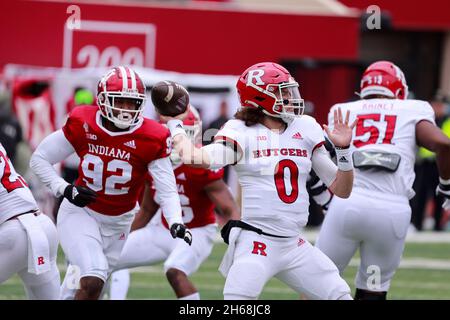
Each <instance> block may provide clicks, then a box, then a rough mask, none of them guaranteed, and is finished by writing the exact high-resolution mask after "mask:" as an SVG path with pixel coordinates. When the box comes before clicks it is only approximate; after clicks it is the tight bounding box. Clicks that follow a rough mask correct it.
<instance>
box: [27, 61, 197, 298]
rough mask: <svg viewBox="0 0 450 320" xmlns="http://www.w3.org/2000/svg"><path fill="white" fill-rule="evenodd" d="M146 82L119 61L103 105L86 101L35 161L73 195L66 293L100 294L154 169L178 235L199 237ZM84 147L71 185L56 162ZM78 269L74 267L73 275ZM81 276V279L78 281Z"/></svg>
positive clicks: (62, 222) (63, 223)
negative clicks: (149, 104) (189, 222)
mask: <svg viewBox="0 0 450 320" xmlns="http://www.w3.org/2000/svg"><path fill="white" fill-rule="evenodd" d="M145 97H146V96H145V85H144V83H143V81H142V80H141V78H140V77H139V76H138V75H137V74H136V72H134V70H133V69H131V68H128V67H123V66H119V67H115V68H113V69H111V70H110V71H108V73H107V74H106V75H105V76H104V77H103V78H102V79H101V80H100V81H99V83H98V87H97V104H98V107H96V106H79V107H77V108H75V109H74V110H73V111H72V112H71V113H70V115H69V117H68V119H67V122H66V124H65V125H64V127H63V128H62V130H58V131H56V132H54V133H52V134H51V135H49V136H48V137H46V138H45V139H44V140H43V141H42V142H41V144H40V145H39V146H38V148H37V149H36V151H35V152H34V153H33V155H32V157H31V161H30V165H31V168H32V169H33V171H34V172H35V174H36V175H37V176H38V177H39V178H40V180H41V181H42V182H43V183H44V184H45V185H46V186H47V187H48V188H50V189H51V190H52V192H53V194H54V195H55V196H61V195H63V196H64V197H65V199H64V201H63V202H62V204H61V207H60V210H59V213H58V222H57V229H58V233H59V238H60V242H61V246H62V248H63V250H64V253H65V255H66V258H67V259H68V261H69V263H70V265H71V268H70V271H71V272H67V274H66V278H65V281H64V283H63V288H62V293H61V295H62V296H61V297H62V298H63V299H71V298H75V299H97V298H98V297H99V296H100V293H101V290H102V288H103V285H104V283H105V281H106V279H107V278H108V276H109V274H110V272H111V271H112V269H113V268H114V266H115V265H116V263H117V260H118V259H119V256H120V252H121V251H122V248H123V245H124V243H125V240H126V238H127V236H128V233H129V229H130V226H131V223H132V221H133V217H134V214H135V212H137V210H138V208H137V207H136V203H137V199H138V196H139V192H140V189H141V186H142V185H143V183H144V178H145V176H146V174H147V173H150V175H151V176H152V177H153V181H154V184H155V188H156V189H157V190H158V191H159V192H160V193H161V202H160V204H161V207H162V208H163V212H164V216H165V218H166V219H167V221H168V223H169V226H170V231H171V234H172V236H173V237H180V238H182V239H184V240H185V241H186V242H188V243H190V242H191V241H192V237H191V234H190V232H189V230H187V229H186V227H185V226H184V224H183V222H182V218H181V206H180V199H179V197H178V193H177V189H176V183H175V177H174V175H173V170H172V165H171V163H170V159H169V155H170V152H171V144H172V142H171V138H170V134H169V131H168V130H167V128H165V127H164V126H162V125H161V124H159V123H158V122H156V121H153V120H150V119H144V118H143V117H142V111H143V107H144V102H145ZM73 152H76V153H77V155H78V156H79V157H80V165H79V168H78V171H79V177H78V179H77V181H76V182H75V184H73V185H72V184H68V183H67V182H66V181H64V179H62V178H61V177H59V176H58V174H57V173H56V171H55V170H54V169H53V166H52V165H53V164H55V163H58V162H60V161H62V160H64V159H65V158H66V157H67V156H69V155H70V154H72V153H73ZM72 272H73V274H72ZM78 278H80V279H79V281H78Z"/></svg>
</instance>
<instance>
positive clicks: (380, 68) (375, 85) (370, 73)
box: [360, 61, 408, 100]
mask: <svg viewBox="0 0 450 320" xmlns="http://www.w3.org/2000/svg"><path fill="white" fill-rule="evenodd" d="M371 95H383V96H387V97H390V98H396V99H403V100H404V99H406V98H407V96H408V86H407V85H406V80H405V75H404V74H403V72H402V70H400V68H399V67H397V66H396V65H395V64H393V63H392V62H389V61H377V62H374V63H372V64H371V65H370V66H369V67H368V68H367V69H366V71H364V73H363V76H362V79H361V92H360V96H361V98H364V97H367V96H371Z"/></svg>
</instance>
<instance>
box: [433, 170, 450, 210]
mask: <svg viewBox="0 0 450 320" xmlns="http://www.w3.org/2000/svg"><path fill="white" fill-rule="evenodd" d="M436 194H437V195H441V196H443V197H444V199H445V200H444V203H443V204H442V208H444V209H445V210H450V180H444V179H442V178H439V184H438V186H437V188H436Z"/></svg>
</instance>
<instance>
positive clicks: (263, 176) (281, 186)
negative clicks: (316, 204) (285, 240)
mask: <svg viewBox="0 0 450 320" xmlns="http://www.w3.org/2000/svg"><path fill="white" fill-rule="evenodd" d="M214 140H215V141H216V142H217V141H228V143H233V144H235V147H236V148H237V149H239V150H241V153H242V155H243V156H242V157H241V159H240V160H238V162H237V164H236V166H235V169H236V172H237V175H238V177H239V183H240V185H241V188H242V220H244V221H246V222H248V223H250V224H252V225H254V226H256V227H259V228H261V229H263V230H264V231H266V232H269V233H274V234H278V235H285V236H294V235H298V232H299V229H300V228H301V227H303V226H305V225H306V222H307V220H308V207H309V197H308V193H307V191H306V181H307V179H308V176H309V172H310V171H311V167H312V163H311V156H312V154H313V152H314V150H315V149H316V148H318V147H319V146H321V145H322V144H323V143H324V136H323V132H322V128H321V127H320V125H319V124H318V123H317V122H316V121H315V120H314V119H313V118H312V117H309V116H306V115H304V116H301V117H300V118H296V119H295V120H294V121H293V122H292V123H291V124H290V125H289V126H288V127H287V128H286V130H285V131H284V132H282V133H278V132H274V131H272V130H269V129H268V128H267V127H265V126H264V125H262V124H256V125H253V126H250V127H247V126H246V125H245V123H244V122H243V121H241V120H229V121H228V122H227V123H226V124H225V125H224V127H223V128H222V129H221V130H219V132H218V133H217V135H216V136H215V138H214Z"/></svg>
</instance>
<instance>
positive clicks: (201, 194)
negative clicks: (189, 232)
mask: <svg viewBox="0 0 450 320" xmlns="http://www.w3.org/2000/svg"><path fill="white" fill-rule="evenodd" d="M174 175H175V179H176V182H177V190H178V195H179V196H180V203H181V209H182V211H183V223H184V224H185V225H186V226H187V227H188V228H198V227H203V226H206V225H208V224H211V223H215V222H216V216H215V214H214V208H215V206H214V204H213V202H212V201H211V199H210V198H209V197H208V194H207V192H206V191H205V187H206V186H207V185H208V184H210V183H212V182H214V181H216V180H219V179H222V178H223V169H220V170H208V169H203V168H193V167H190V166H187V165H180V166H178V167H176V168H175V169H174ZM149 182H150V183H151V178H150V179H149ZM151 195H152V196H153V198H154V199H155V201H156V202H157V203H158V202H159V200H158V196H157V194H156V196H155V189H154V187H152V188H151ZM161 219H162V222H163V224H164V226H166V227H168V224H167V221H166V219H165V218H164V215H161Z"/></svg>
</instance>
